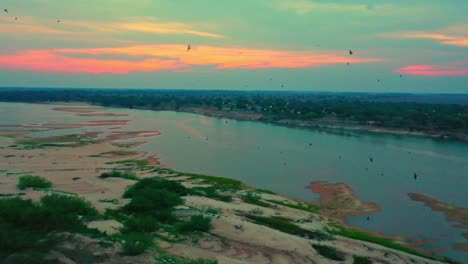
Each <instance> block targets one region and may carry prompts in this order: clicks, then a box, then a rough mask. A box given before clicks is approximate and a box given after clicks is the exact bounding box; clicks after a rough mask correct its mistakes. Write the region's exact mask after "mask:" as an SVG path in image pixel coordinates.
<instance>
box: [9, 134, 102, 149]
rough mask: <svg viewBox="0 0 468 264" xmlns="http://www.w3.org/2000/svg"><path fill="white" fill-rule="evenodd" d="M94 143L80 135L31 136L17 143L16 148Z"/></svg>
mask: <svg viewBox="0 0 468 264" xmlns="http://www.w3.org/2000/svg"><path fill="white" fill-rule="evenodd" d="M91 143H94V141H93V140H91V139H89V138H82V137H80V136H78V135H65V136H58V137H48V138H31V139H25V140H21V141H20V142H19V144H16V145H15V147H14V148H16V149H26V150H28V149H38V148H45V147H73V146H80V145H86V144H91Z"/></svg>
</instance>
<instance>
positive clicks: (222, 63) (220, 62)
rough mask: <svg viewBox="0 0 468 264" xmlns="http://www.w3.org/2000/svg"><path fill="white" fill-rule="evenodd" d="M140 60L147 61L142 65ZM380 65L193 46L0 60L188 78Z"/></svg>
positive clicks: (11, 65) (1, 63) (52, 68)
mask: <svg viewBox="0 0 468 264" xmlns="http://www.w3.org/2000/svg"><path fill="white" fill-rule="evenodd" d="M78 55H86V57H85V58H84V57H80V56H78ZM100 55H108V56H119V57H122V56H124V57H129V60H125V59H118V60H117V59H109V60H107V59H98V58H92V56H100ZM90 56H91V58H89V57H90ZM139 57H140V58H141V57H145V58H146V59H139V60H138V58H139ZM148 57H149V58H148ZM378 61H380V59H376V58H360V57H357V56H354V55H353V56H349V55H346V53H345V52H343V51H339V52H327V53H322V52H313V51H287V50H268V49H248V48H222V47H213V46H195V47H192V50H190V51H189V52H187V51H186V46H185V45H141V46H129V47H117V48H92V49H87V48H73V49H68V48H67V49H56V50H55V51H54V52H51V51H47V50H27V51H23V52H19V53H16V54H13V55H4V56H1V55H0V68H6V69H15V70H27V71H36V72H67V73H93V74H102V73H112V74H126V73H129V72H147V71H158V70H172V71H177V72H184V71H186V70H187V69H190V66H213V67H215V68H217V69H220V70H222V69H267V68H309V67H319V66H327V65H336V64H346V63H348V62H349V63H353V64H358V63H371V62H378Z"/></svg>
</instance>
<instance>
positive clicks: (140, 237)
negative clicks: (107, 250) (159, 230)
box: [122, 232, 153, 256]
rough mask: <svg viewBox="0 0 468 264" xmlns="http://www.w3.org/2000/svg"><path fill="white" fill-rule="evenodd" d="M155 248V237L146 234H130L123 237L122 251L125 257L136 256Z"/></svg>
mask: <svg viewBox="0 0 468 264" xmlns="http://www.w3.org/2000/svg"><path fill="white" fill-rule="evenodd" d="M151 246H153V237H152V236H151V235H148V234H145V233H136V232H133V233H128V234H126V235H125V236H124V237H123V245H122V250H123V253H124V254H125V255H129V256H136V255H140V254H142V253H143V252H145V251H146V250H147V249H148V248H150V247H151Z"/></svg>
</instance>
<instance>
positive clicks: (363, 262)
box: [353, 256, 372, 264]
mask: <svg viewBox="0 0 468 264" xmlns="http://www.w3.org/2000/svg"><path fill="white" fill-rule="evenodd" d="M353 264H372V261H371V260H370V259H369V258H366V257H359V256H353Z"/></svg>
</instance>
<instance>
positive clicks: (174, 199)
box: [124, 189, 183, 214]
mask: <svg viewBox="0 0 468 264" xmlns="http://www.w3.org/2000/svg"><path fill="white" fill-rule="evenodd" d="M182 203H183V200H182V198H180V196H178V195H177V194H176V193H173V192H169V191H166V190H150V189H143V190H142V191H141V192H139V193H138V195H135V196H134V197H133V198H132V200H131V201H130V203H128V204H127V205H125V206H124V210H126V211H128V212H132V213H138V214H154V213H155V211H158V210H167V209H171V208H173V207H174V206H177V205H181V204H182Z"/></svg>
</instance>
